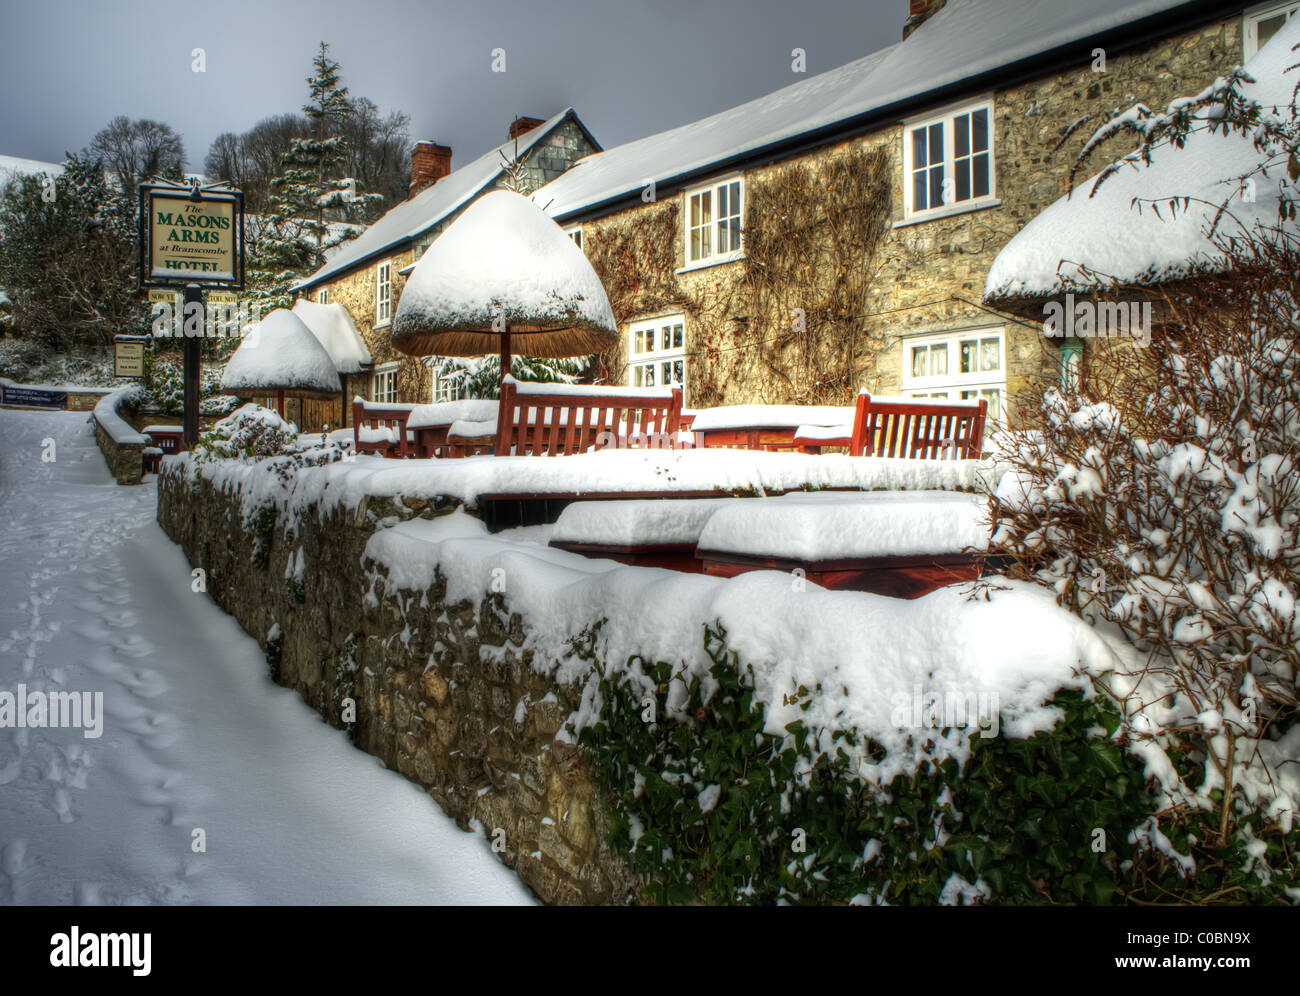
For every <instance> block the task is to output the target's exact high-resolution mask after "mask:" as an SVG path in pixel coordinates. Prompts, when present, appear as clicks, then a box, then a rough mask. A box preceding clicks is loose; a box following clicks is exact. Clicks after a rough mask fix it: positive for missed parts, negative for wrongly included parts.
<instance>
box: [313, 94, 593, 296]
mask: <svg viewBox="0 0 1300 996" xmlns="http://www.w3.org/2000/svg"><path fill="white" fill-rule="evenodd" d="M570 115H573V116H574V117H575V118H576V115H575V114H574V110H573V108H572V107H566V108H565V109H564V110H563V111H561V112H560V113H559V114H557V115H555V116H554V117H552V118H551V119H550V120H549V121H546V122H545V123H543V124H541V125H539V126H538V127H536V128H533V129H532V130H530V131H528V132H525V133H524V134H523V135H520V136H519V152H520V154H521V155H522V154H523V153H525V152H527V151H528V150H529V149H531V148H532V147H533V146H534V145H536V144H537V143H538V142H540V141H541V140H542V139H544V138H545V137H546V136H547V135H549V134H550V133H551V132H552V131H553V130H554V129H555V128H556V126H558V125H559V124H560V123H561V122H562V121H564V120H565V119H566V118H568V117H569V116H570ZM503 155H504V156H505V157H506V158H507V159H510V158H513V157H514V155H515V142H514V139H511V140H510V141H508V142H503V143H502V144H501V145H498V146H497V147H496V148H494V149H491V150H490V151H488V152H486V153H484V154H483V155H481V156H479V157H478V158H477V159H475V160H474V161H473V162H471V163H468V164H466V165H465V166H462V167H461V168H460V169H458V170H453V171H452V172H451V173H449V174H447V175H446V176H444V177H443V178H442V179H440V180H439V181H438V182H437V183H435V184H433V186H431V187H428V188H426V189H424V190H422V191H420V193H418V194H416V195H415V196H414V197H412V198H410V199H409V200H405V201H402V203H400V204H398V205H397V206H395V207H394V208H393V209H392V210H391V211H389V212H388V213H387V214H385V215H384V216H383V217H381V218H380V219H379V220H377V221H376V222H375V223H374V224H373V225H371V226H370V227H369V228H367V229H366V230H365V231H364V232H363V233H362V234H361V235H360V236H358V237H357V238H355V239H353V240H352V241H350V242H346V243H344V244H343V245H342V246H341V247H339V249H338V250H337V251H336V252H335V253H334V254H333V255H332V256H331V257H330V259H329V261H328V262H326V264H325V265H324V266H322V267H321V268H320V269H319V270H317V271H316V272H315V273H313V274H312V275H311V276H310V277H307V278H306V279H305V280H303V281H302V282H301V283H299V284H297V285H296V286H295V287H294V289H295V290H300V289H302V288H304V287H309V286H311V285H312V284H315V283H319V282H320V281H322V280H327V279H329V278H330V277H332V276H334V275H335V274H338V273H341V272H343V271H344V270H347V269H350V268H351V267H353V266H355V265H356V264H357V263H359V262H361V261H362V260H364V259H366V258H367V257H369V256H372V255H375V254H376V253H380V252H383V251H384V250H385V249H389V248H391V247H393V246H396V245H398V244H400V243H402V242H405V241H407V240H408V239H413V238H415V237H416V236H417V235H419V234H420V233H422V232H426V231H428V230H429V229H430V228H432V227H433V226H434V225H436V224H438V222H440V221H442V220H443V219H444V218H446V217H447V216H448V215H450V214H452V213H453V212H455V211H456V210H458V209H459V208H461V207H462V206H464V205H465V204H466V203H467V202H468V201H470V200H471V199H472V198H473V197H474V196H475V195H476V194H478V193H479V192H480V191H481V190H483V188H484V187H486V186H487V185H488V184H490V183H491V182H492V181H493V180H494V179H496V177H497V175H498V174H499V173H500V172H501V166H502V159H501V157H502V156H503Z"/></svg>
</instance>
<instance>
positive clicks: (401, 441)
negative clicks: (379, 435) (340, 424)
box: [352, 398, 415, 459]
mask: <svg viewBox="0 0 1300 996" xmlns="http://www.w3.org/2000/svg"><path fill="white" fill-rule="evenodd" d="M414 408H415V405H398V404H386V405H377V404H372V403H371V402H369V401H366V400H365V399H364V398H355V399H353V401H352V440H353V449H354V451H355V452H356V453H358V454H360V453H378V454H379V455H380V456H384V457H393V458H397V459H401V458H404V457H407V456H410V455H412V454H413V453H414V447H413V446H412V445H411V441H410V438H409V435H408V432H407V428H406V423H407V421H408V420H409V419H410V417H411V411H412V409H414ZM380 429H387V430H390V431H392V432H393V433H394V434H395V435H396V437H397V438H396V439H393V438H388V439H369V440H363V439H362V438H361V436H362V431H363V430H370V431H372V432H374V431H377V430H380Z"/></svg>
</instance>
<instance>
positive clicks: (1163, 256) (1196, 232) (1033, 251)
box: [984, 18, 1300, 301]
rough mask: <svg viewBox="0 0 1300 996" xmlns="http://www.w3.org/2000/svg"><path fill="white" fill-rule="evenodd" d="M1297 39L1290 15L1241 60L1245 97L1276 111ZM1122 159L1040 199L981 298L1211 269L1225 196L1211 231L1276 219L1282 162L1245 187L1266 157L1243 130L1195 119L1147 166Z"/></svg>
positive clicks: (1251, 227)
mask: <svg viewBox="0 0 1300 996" xmlns="http://www.w3.org/2000/svg"><path fill="white" fill-rule="evenodd" d="M1296 44H1300V18H1292V19H1291V20H1290V21H1289V22H1288V23H1287V24H1286V25H1285V26H1284V27H1283V28H1282V29H1281V30H1279V31H1278V33H1277V34H1276V35H1275V36H1274V37H1273V39H1272V40H1271V41H1270V42H1269V43H1268V44H1267V45H1265V46H1264V47H1263V48H1262V49H1260V51H1259V52H1258V54H1256V55H1255V56H1254V57H1253V58H1252V59H1251V60H1250V61H1249V62H1248V63H1247V64H1246V70H1247V72H1249V73H1250V74H1251V76H1252V77H1253V78H1254V79H1255V80H1256V82H1255V83H1246V84H1243V85H1242V87H1241V93H1242V95H1243V96H1244V97H1247V98H1251V99H1254V100H1257V101H1258V102H1259V103H1260V104H1261V105H1263V106H1264V107H1265V109H1266V110H1267V111H1270V112H1271V111H1273V110H1274V108H1277V109H1278V113H1279V115H1280V116H1281V117H1283V118H1284V119H1285V118H1289V116H1290V112H1289V111H1288V110H1287V107H1289V106H1290V104H1291V99H1292V94H1293V91H1294V89H1295V86H1296V84H1297V82H1300V70H1297V69H1295V68H1292V67H1294V66H1295V65H1296V63H1298V62H1300V53H1296V52H1293V51H1292V50H1291V49H1292V46H1294V45H1296ZM1289 68H1290V69H1291V71H1289V72H1288V71H1287V70H1288V69H1289ZM1126 160H1127V161H1125V160H1121V162H1124V163H1125V164H1124V165H1123V166H1122V167H1121V168H1120V170H1119V172H1117V173H1115V174H1113V175H1112V176H1110V177H1109V178H1108V179H1107V180H1106V181H1105V183H1103V184H1102V185H1101V186H1100V187H1099V188H1097V189H1096V191H1095V193H1093V186H1094V184H1095V183H1096V181H1097V176H1093V177H1090V178H1089V179H1088V180H1086V181H1084V182H1083V183H1081V184H1080V185H1079V186H1077V187H1076V188H1075V189H1074V190H1073V191H1072V192H1071V193H1070V194H1067V195H1066V196H1064V197H1062V198H1061V199H1060V200H1058V201H1057V202H1056V203H1055V204H1052V205H1051V206H1049V207H1048V208H1046V209H1045V210H1044V211H1043V212H1042V213H1041V214H1039V215H1038V217H1036V218H1034V219H1033V220H1032V221H1031V222H1030V223H1029V224H1028V225H1026V226H1025V227H1024V228H1023V229H1022V230H1021V231H1020V232H1019V234H1017V235H1016V236H1015V238H1013V239H1012V240H1011V241H1010V242H1009V243H1007V245H1006V247H1005V248H1004V249H1003V250H1002V251H1001V252H1000V253H999V254H998V256H997V258H996V259H995V260H994V261H993V265H992V266H991V267H990V269H989V275H988V279H987V281H986V283H985V288H984V294H985V297H986V299H988V300H995V301H1004V300H1008V299H1015V298H1025V297H1031V298H1033V297H1051V296H1056V295H1059V294H1064V293H1067V292H1070V291H1085V290H1089V289H1095V288H1097V287H1098V286H1099V284H1100V283H1102V282H1104V283H1106V284H1109V283H1110V282H1111V281H1112V280H1114V281H1118V282H1119V283H1121V284H1128V285H1150V284H1154V283H1160V282H1162V281H1165V280H1170V279H1178V278H1180V277H1185V276H1189V275H1192V274H1194V273H1204V272H1214V271H1216V270H1218V269H1220V268H1221V267H1222V265H1223V258H1222V253H1221V252H1220V251H1219V250H1218V249H1217V248H1216V246H1215V244H1214V241H1213V239H1212V238H1211V231H1212V230H1213V226H1214V221H1215V217H1216V216H1217V215H1219V207H1220V206H1221V205H1223V204H1224V203H1225V201H1226V202H1228V208H1227V211H1226V212H1225V213H1224V214H1223V215H1222V217H1220V218H1219V222H1218V229H1217V231H1215V233H1214V234H1215V236H1233V235H1240V234H1243V232H1244V231H1254V232H1257V233H1259V232H1263V231H1266V230H1267V229H1275V228H1276V227H1277V226H1278V224H1279V216H1278V210H1277V208H1278V180H1279V179H1280V178H1282V177H1284V176H1285V175H1286V164H1285V162H1281V163H1278V164H1276V165H1273V166H1271V167H1270V173H1271V175H1269V176H1265V175H1260V174H1256V175H1254V176H1253V181H1252V182H1253V186H1246V187H1243V184H1242V178H1243V177H1246V176H1248V175H1249V174H1251V173H1252V171H1254V170H1255V169H1257V168H1258V167H1259V166H1260V165H1261V164H1262V163H1268V162H1270V161H1271V158H1270V156H1269V155H1268V154H1267V153H1264V152H1261V151H1260V150H1259V149H1257V148H1256V147H1255V143H1254V141H1253V139H1252V137H1251V136H1249V135H1247V136H1243V135H1241V134H1240V133H1230V134H1224V133H1223V132H1222V131H1219V132H1211V131H1209V130H1208V129H1207V128H1205V127H1204V126H1202V127H1200V128H1198V130H1196V131H1195V132H1193V134H1191V135H1190V136H1189V137H1188V139H1187V141H1186V143H1185V145H1184V146H1183V147H1182V148H1181V149H1180V148H1177V147H1175V146H1173V145H1171V144H1169V143H1168V142H1166V143H1162V144H1161V145H1159V146H1157V147H1156V148H1155V149H1153V150H1152V153H1151V163H1150V165H1144V164H1143V163H1142V162H1141V160H1140V159H1138V158H1137V157H1136V156H1135V155H1130V156H1128V157H1126ZM1098 175H1100V174H1098ZM1243 193H1246V194H1247V196H1243ZM1252 193H1253V199H1251V196H1250V194H1252ZM1183 197H1188V198H1192V200H1191V201H1190V202H1189V203H1188V204H1187V205H1186V206H1185V207H1184V205H1183V204H1181V203H1180V204H1178V206H1177V210H1176V211H1175V212H1172V213H1171V212H1170V210H1169V205H1168V203H1167V202H1168V201H1169V200H1170V199H1171V198H1183ZM1135 198H1142V199H1143V201H1144V202H1147V201H1150V200H1155V201H1157V202H1158V206H1159V208H1160V209H1161V210H1160V211H1159V213H1157V211H1156V210H1153V208H1152V205H1151V204H1150V203H1142V204H1141V209H1140V210H1139V206H1138V205H1135V204H1134V199H1135ZM1289 227H1290V228H1291V229H1292V230H1294V229H1295V227H1296V226H1295V224H1294V222H1292V223H1290V225H1289Z"/></svg>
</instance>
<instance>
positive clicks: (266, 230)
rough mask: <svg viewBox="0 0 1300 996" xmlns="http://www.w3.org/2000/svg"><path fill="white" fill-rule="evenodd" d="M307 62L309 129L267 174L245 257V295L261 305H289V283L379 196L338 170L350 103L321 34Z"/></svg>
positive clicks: (350, 230)
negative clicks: (264, 210)
mask: <svg viewBox="0 0 1300 996" xmlns="http://www.w3.org/2000/svg"><path fill="white" fill-rule="evenodd" d="M312 65H313V67H314V69H315V72H314V73H313V74H312V75H311V76H309V77H308V78H307V87H308V91H309V95H310V99H309V100H308V102H307V103H306V104H305V105H303V109H302V110H303V113H304V114H305V115H306V116H307V120H308V122H309V124H310V133H309V134H308V135H305V136H302V137H299V138H295V139H294V140H293V141H292V142H291V143H290V146H289V149H288V151H287V152H285V154H284V156H283V157H282V158H281V161H280V175H279V176H277V177H275V178H274V179H273V180H272V181H271V212H270V217H269V218H268V219H267V221H266V224H265V225H264V226H263V227H262V231H261V232H260V233H259V234H258V236H257V241H256V245H255V246H254V247H253V248H254V251H253V253H252V254H251V259H250V262H249V278H250V283H251V284H252V293H251V294H250V296H251V297H252V298H253V300H255V301H257V302H258V303H259V304H260V305H262V307H263V309H271V308H285V307H288V306H289V305H290V303H291V302H292V298H293V295H292V292H291V291H290V288H291V287H292V286H293V284H294V283H296V282H297V281H298V280H300V279H301V278H302V277H304V276H307V275H308V274H310V273H312V272H314V271H315V270H317V269H319V268H320V267H321V265H322V264H323V263H324V262H325V257H326V255H327V253H328V252H329V250H331V249H333V248H334V247H335V246H337V245H339V244H340V243H342V242H346V241H348V240H349V239H353V238H356V236H357V235H358V234H360V227H359V226H355V225H350V224H348V223H349V222H352V221H353V219H357V218H360V216H361V215H362V213H363V212H364V209H365V206H366V205H367V204H369V203H371V202H374V201H377V200H380V199H382V198H381V197H380V195H378V194H364V193H358V192H357V183H356V181H355V180H354V179H353V178H352V177H344V176H341V175H340V174H341V171H342V166H343V164H344V163H346V162H347V161H348V140H347V138H346V137H345V136H344V134H343V125H344V122H345V121H346V120H347V118H348V116H349V115H350V114H352V110H353V109H352V105H351V103H350V102H349V101H348V88H347V87H345V86H344V85H343V83H342V75H341V74H340V71H339V63H338V62H337V61H336V60H334V59H331V58H330V57H329V46H328V45H327V44H325V42H321V44H320V51H319V52H318V53H317V54H316V56H315V58H313V59H312ZM340 222H341V223H342V224H340Z"/></svg>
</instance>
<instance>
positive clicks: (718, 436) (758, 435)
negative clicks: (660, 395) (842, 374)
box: [690, 405, 853, 453]
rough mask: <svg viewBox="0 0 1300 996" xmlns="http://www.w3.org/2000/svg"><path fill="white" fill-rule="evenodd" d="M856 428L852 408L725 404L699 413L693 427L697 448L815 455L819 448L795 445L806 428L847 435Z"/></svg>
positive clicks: (692, 422)
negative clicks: (792, 451)
mask: <svg viewBox="0 0 1300 996" xmlns="http://www.w3.org/2000/svg"><path fill="white" fill-rule="evenodd" d="M852 425H853V407H852V406H851V405H850V406H846V407H840V406H838V405H724V406H722V407H719V408H704V409H701V410H699V411H697V412H695V415H694V418H693V419H692V420H691V427H690V428H691V431H692V432H693V433H695V445H696V446H706V447H709V446H711V447H719V446H728V447H729V446H742V447H744V448H745V449H749V450H793V449H798V450H800V451H802V452H804V453H812V452H816V449H815V448H813V447H809V446H806V445H802V444H796V442H795V437H796V436H797V435H798V434H799V430H800V429H801V428H802V427H805V426H809V427H815V428H829V429H832V430H833V431H834V433H835V434H837V435H843V436H847V435H848V434H849V432H850V431H851V429H852Z"/></svg>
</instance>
